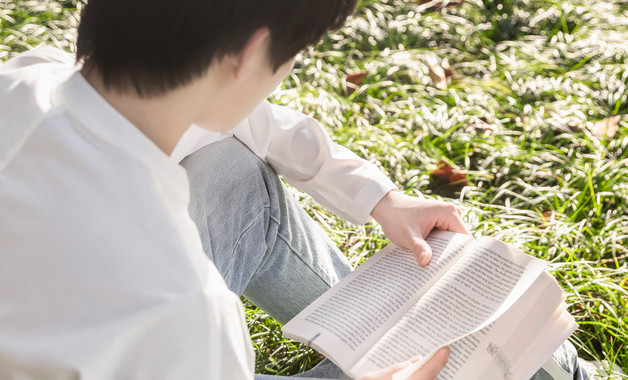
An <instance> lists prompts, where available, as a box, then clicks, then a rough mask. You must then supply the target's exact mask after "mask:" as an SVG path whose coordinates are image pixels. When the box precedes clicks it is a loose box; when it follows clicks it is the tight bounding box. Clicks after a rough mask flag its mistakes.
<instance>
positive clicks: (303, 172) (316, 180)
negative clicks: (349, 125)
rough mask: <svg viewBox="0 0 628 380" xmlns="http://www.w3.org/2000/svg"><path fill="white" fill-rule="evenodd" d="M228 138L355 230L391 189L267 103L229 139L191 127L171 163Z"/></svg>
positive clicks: (313, 124) (305, 123)
mask: <svg viewBox="0 0 628 380" xmlns="http://www.w3.org/2000/svg"><path fill="white" fill-rule="evenodd" d="M232 135H235V137H237V138H238V139H239V140H240V141H242V142H243V143H244V144H246V145H247V146H248V147H249V148H250V149H251V151H253V153H255V154H256V155H257V156H258V157H260V158H261V159H262V160H264V161H265V162H268V163H270V164H271V166H272V167H273V168H274V169H275V171H276V172H277V173H278V174H279V175H281V176H282V177H283V178H284V179H285V180H286V181H287V182H288V183H290V184H291V185H293V186H295V187H297V188H298V189H300V190H303V191H305V192H306V193H308V194H310V195H311V196H312V197H313V198H314V199H315V200H316V201H318V202H319V203H320V204H321V205H323V206H325V207H327V208H328V209H330V210H331V211H333V212H334V213H335V214H336V215H338V216H340V217H342V218H344V219H346V220H348V221H350V222H352V223H355V224H363V223H365V222H366V221H367V220H368V218H369V214H370V213H371V211H372V210H373V207H375V205H376V204H377V202H379V200H380V199H381V198H382V197H383V196H384V195H386V193H388V192H389V191H390V190H392V189H395V188H396V187H395V184H394V183H392V181H390V179H388V177H387V176H386V175H384V174H383V173H382V172H381V171H380V170H379V169H378V168H377V167H376V166H375V165H373V164H371V163H370V162H368V161H365V160H363V159H361V158H359V157H358V156H356V155H355V154H354V153H353V152H351V151H350V150H348V149H346V148H344V147H342V146H340V145H337V144H335V143H333V142H332V141H331V139H330V138H329V136H328V135H327V133H326V132H325V130H324V129H323V127H322V126H321V125H320V124H319V123H318V122H317V121H316V120H314V119H312V118H311V117H308V116H305V115H303V114H302V113H300V112H297V111H294V110H291V109H289V108H286V107H281V106H278V105H274V104H270V103H268V102H263V103H262V104H260V105H259V106H258V107H257V108H256V109H255V110H254V111H253V112H252V113H251V115H249V116H248V117H247V118H246V119H245V120H244V121H242V122H241V123H240V124H238V125H237V126H236V127H235V128H234V129H233V131H231V132H230V133H218V132H212V131H208V130H206V129H203V128H201V127H198V126H195V125H192V126H191V127H190V128H189V129H188V130H187V131H186V133H185V134H184V135H183V137H182V138H181V140H180V141H179V143H178V144H177V146H176V147H175V149H174V151H173V153H172V157H173V159H175V160H177V161H180V160H182V159H183V158H184V157H185V156H187V155H189V154H191V153H193V152H195V151H196V150H198V149H200V148H202V147H204V146H206V145H208V144H211V143H213V142H215V141H219V140H221V139H223V138H225V137H227V136H232Z"/></svg>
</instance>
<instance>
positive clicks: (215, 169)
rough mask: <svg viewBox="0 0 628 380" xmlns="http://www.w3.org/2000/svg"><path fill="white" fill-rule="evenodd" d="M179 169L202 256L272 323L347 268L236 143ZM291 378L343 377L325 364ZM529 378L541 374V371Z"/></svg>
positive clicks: (573, 361)
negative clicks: (183, 172) (188, 192)
mask: <svg viewBox="0 0 628 380" xmlns="http://www.w3.org/2000/svg"><path fill="white" fill-rule="evenodd" d="M182 165H183V166H184V167H185V168H186V169H187V171H188V176H189V178H190V189H191V201H190V215H191V217H192V219H193V220H194V221H195V222H196V224H197V226H198V229H199V232H200V235H201V239H202V241H203V246H204V248H205V252H206V253H207V256H208V257H209V258H210V259H211V260H212V261H213V262H214V264H215V265H216V267H217V268H218V270H219V271H220V273H221V274H222V275H223V277H224V278H225V281H226V283H227V285H228V286H229V288H230V289H231V290H232V291H234V292H235V293H236V294H238V295H242V294H243V295H244V296H245V297H246V298H247V299H249V300H250V301H251V302H253V303H254V304H255V305H257V306H258V307H259V308H261V309H262V310H264V311H265V312H266V313H268V314H269V315H270V316H272V317H273V318H275V319H276V320H278V321H279V322H281V323H285V322H287V321H289V320H290V319H292V317H294V316H295V315H296V314H297V313H299V312H300V311H301V310H302V309H303V308H305V307H306V306H307V305H309V304H310V303H311V302H312V301H314V300H315V299H316V298H317V297H318V296H319V295H321V294H322V293H324V292H325V291H326V290H327V289H329V288H330V287H331V286H332V285H334V284H335V283H336V282H338V280H339V279H341V278H342V277H344V276H346V275H347V274H348V273H349V272H350V271H351V266H350V265H349V262H348V261H347V259H346V258H345V256H344V255H343V254H342V253H341V252H340V251H339V250H338V248H337V247H336V246H335V244H334V243H333V242H332V241H331V240H330V239H329V237H328V236H327V234H325V233H324V231H323V230H322V229H321V228H320V226H319V225H318V224H317V223H316V222H315V221H314V220H312V219H311V218H310V217H309V215H307V214H306V213H305V211H304V210H303V209H302V208H301V206H300V205H299V204H298V203H297V202H296V200H295V199H294V197H292V196H291V195H290V194H289V193H288V192H287V191H286V188H285V187H284V186H283V183H282V182H281V180H280V179H279V177H278V176H277V174H276V173H275V172H274V170H273V169H272V168H271V167H270V166H269V165H267V164H265V163H263V162H262V161H261V160H260V159H259V158H257V157H256V156H255V155H254V154H253V153H252V152H251V151H250V150H249V149H248V148H247V147H246V146H244V145H243V144H242V143H241V142H240V141H239V140H237V139H235V138H228V139H225V140H223V141H221V142H218V143H214V144H211V145H209V146H206V147H204V148H202V149H200V150H199V151H197V152H196V153H194V154H192V155H191V156H189V157H187V158H186V159H185V160H183V162H182ZM557 354H559V355H560V360H559V361H558V362H559V364H561V366H563V367H564V368H565V369H566V370H567V371H568V372H570V373H573V374H574V379H578V380H580V379H584V378H586V377H583V376H584V374H583V373H582V372H581V371H580V369H579V367H578V362H577V355H576V353H575V349H573V346H571V345H567V346H564V347H561V349H560V350H559V351H558V352H557ZM544 376H545V377H544ZM578 376H579V377H578ZM298 377H307V378H318V379H321V378H327V379H346V378H347V377H346V376H345V375H344V374H343V373H342V371H340V369H338V367H336V366H335V365H334V364H333V363H331V362H330V361H328V360H325V361H323V362H322V363H320V364H319V365H318V366H316V367H315V368H313V369H312V370H310V371H308V372H306V373H303V374H300V375H298ZM255 378H256V379H258V380H261V379H277V378H278V376H268V375H256V377H255ZM534 379H535V380H545V379H548V377H546V374H544V373H543V371H542V370H541V371H539V373H537V375H535V377H534Z"/></svg>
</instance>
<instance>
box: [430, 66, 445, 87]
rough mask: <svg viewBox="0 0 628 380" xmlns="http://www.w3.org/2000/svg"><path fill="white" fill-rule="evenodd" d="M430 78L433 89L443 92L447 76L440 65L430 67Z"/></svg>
mask: <svg viewBox="0 0 628 380" xmlns="http://www.w3.org/2000/svg"><path fill="white" fill-rule="evenodd" d="M429 69H430V71H429V73H430V78H431V79H432V84H433V85H434V87H436V88H438V89H441V90H444V89H446V88H447V74H445V69H443V67H442V66H441V65H440V64H432V65H430V68H429Z"/></svg>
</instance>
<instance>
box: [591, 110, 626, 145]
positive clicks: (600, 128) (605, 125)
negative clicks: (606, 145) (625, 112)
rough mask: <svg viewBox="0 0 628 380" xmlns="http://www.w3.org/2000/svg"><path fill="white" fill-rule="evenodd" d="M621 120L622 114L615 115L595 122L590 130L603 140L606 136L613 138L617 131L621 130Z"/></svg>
mask: <svg viewBox="0 0 628 380" xmlns="http://www.w3.org/2000/svg"><path fill="white" fill-rule="evenodd" d="M620 120H621V115H613V116H609V117H607V118H605V119H604V120H601V121H598V122H597V123H595V124H593V126H591V127H589V131H591V134H592V135H593V136H595V137H597V138H598V139H600V140H602V139H604V138H607V139H611V138H613V136H615V134H616V133H617V131H619V121H620Z"/></svg>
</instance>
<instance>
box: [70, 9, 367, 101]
mask: <svg viewBox="0 0 628 380" xmlns="http://www.w3.org/2000/svg"><path fill="white" fill-rule="evenodd" d="M355 3H356V0H89V1H88V3H87V5H86V6H85V8H84V10H83V13H82V16H81V22H80V25H79V28H78V41H77V60H79V61H83V64H84V67H85V69H86V70H91V69H96V70H97V71H98V72H99V73H100V74H101V76H102V78H103V80H104V83H105V86H107V87H108V88H114V89H118V90H121V91H128V90H132V89H134V90H135V91H136V92H137V93H138V94H139V95H141V96H147V97H148V96H156V95H160V94H163V93H165V92H167V91H169V90H172V89H175V88H177V87H179V86H181V85H184V84H187V83H188V82H189V81H191V80H193V79H195V78H197V77H200V76H202V75H203V74H205V72H206V70H207V68H208V67H209V66H210V65H211V63H212V62H213V61H214V60H216V59H220V58H222V57H224V56H225V55H226V54H229V53H234V52H237V51H238V50H240V49H241V48H242V47H243V46H244V44H245V43H246V42H247V40H248V38H249V37H250V36H251V35H252V33H253V32H254V31H255V30H257V29H259V28H261V27H264V26H266V27H268V28H269V29H270V31H271V47H270V52H269V57H270V61H271V62H270V64H271V65H272V67H273V69H275V70H276V69H277V68H278V67H279V66H281V64H283V63H284V62H286V61H288V60H289V59H291V58H292V57H294V56H295V55H296V54H297V53H298V52H299V51H301V50H302V49H304V48H305V47H306V46H308V45H311V44H315V43H317V42H318V41H319V40H320V38H321V37H322V35H323V34H324V33H325V32H327V31H328V30H330V29H335V28H338V27H340V26H341V25H342V24H343V23H344V21H345V19H346V18H347V17H348V16H349V15H350V14H351V13H352V12H353V9H354V7H355Z"/></svg>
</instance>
